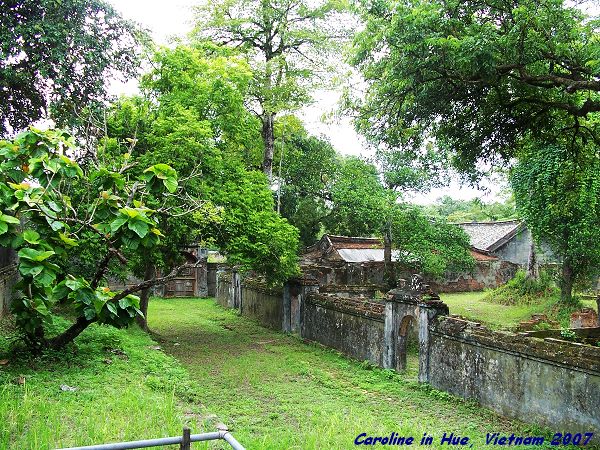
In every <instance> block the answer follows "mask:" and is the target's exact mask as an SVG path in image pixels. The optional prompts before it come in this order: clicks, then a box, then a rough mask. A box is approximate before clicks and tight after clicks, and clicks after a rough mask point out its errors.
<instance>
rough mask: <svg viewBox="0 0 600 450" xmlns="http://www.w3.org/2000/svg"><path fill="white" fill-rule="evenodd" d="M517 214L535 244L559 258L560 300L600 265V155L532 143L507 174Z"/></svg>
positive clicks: (566, 298) (567, 297) (587, 149)
mask: <svg viewBox="0 0 600 450" xmlns="http://www.w3.org/2000/svg"><path fill="white" fill-rule="evenodd" d="M510 181H511V184H512V187H513V190H514V192H515V197H516V201H517V207H518V210H519V213H520V214H521V215H522V217H523V218H524V219H525V221H526V222H527V224H528V226H529V227H530V228H531V231H532V234H533V236H534V237H535V238H536V240H538V242H544V243H546V244H547V245H549V246H550V248H551V249H552V251H553V252H554V253H555V254H556V255H558V256H559V257H561V258H562V282H561V297H562V300H563V301H565V302H569V301H571V293H572V288H573V283H574V282H576V281H578V280H580V281H584V280H585V279H586V278H588V277H589V276H590V275H593V274H597V273H598V267H600V157H599V156H598V150H597V147H595V146H594V145H588V146H587V147H583V148H581V147H580V151H579V152H578V153H577V154H573V153H572V151H571V150H570V149H569V148H568V146H567V145H564V144H563V145H561V144H560V143H556V144H548V145H532V146H530V147H529V148H528V150H527V151H526V152H524V153H523V154H522V155H521V156H520V159H519V162H518V164H517V165H516V166H515V167H514V169H513V171H512V172H511V177H510Z"/></svg>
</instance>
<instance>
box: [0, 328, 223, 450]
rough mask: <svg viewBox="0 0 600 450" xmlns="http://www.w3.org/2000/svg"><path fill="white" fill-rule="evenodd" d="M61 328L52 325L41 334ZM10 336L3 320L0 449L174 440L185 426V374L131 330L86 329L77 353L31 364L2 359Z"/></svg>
mask: <svg viewBox="0 0 600 450" xmlns="http://www.w3.org/2000/svg"><path fill="white" fill-rule="evenodd" d="M68 326H69V323H68V322H67V321H65V320H64V319H57V320H55V321H54V323H53V325H52V326H51V328H52V330H48V331H49V332H53V333H60V332H61V331H63V330H65V329H66V328H67V327H68ZM14 333H15V330H14V329H12V330H11V326H10V323H9V321H8V320H7V318H3V319H0V423H2V427H0V448H3V449H32V450H33V449H35V450H48V449H53V448H63V447H71V446H80V445H93V444H99V443H105V442H115V441H122V440H138V439H144V438H151V437H163V436H175V435H178V434H180V433H181V429H182V426H183V424H184V423H185V422H186V417H185V416H184V412H185V409H184V408H182V407H181V402H194V401H197V398H198V392H199V391H198V388H197V386H194V385H193V383H192V382H191V381H190V379H189V377H188V374H187V372H186V370H184V369H183V368H182V367H181V366H180V364H179V363H178V362H177V361H176V360H174V359H173V358H171V357H169V356H167V355H165V354H164V353H163V352H162V351H160V350H155V349H154V347H155V346H156V343H155V342H154V341H152V339H151V338H150V337H149V336H148V335H147V334H146V333H144V332H142V331H140V330H139V329H137V328H130V329H128V330H119V329H116V328H113V327H110V326H105V325H97V324H94V325H92V326H90V327H89V328H88V329H87V330H86V331H85V332H84V333H83V334H82V335H81V336H80V338H79V339H78V340H77V346H69V347H68V348H67V349H65V350H62V351H51V350H47V351H44V352H43V353H42V354H41V355H40V356H38V357H36V358H32V357H31V355H29V354H28V353H26V352H20V351H18V350H15V351H11V352H9V351H8V349H9V346H10V344H11V343H12V342H13V341H12V339H10V338H11V336H12V337H13V338H14ZM82 355H85V357H82ZM196 426H197V425H196V424H194V427H196ZM194 431H200V430H198V429H197V428H195V429H194ZM210 431H213V430H212V429H211V430H210Z"/></svg>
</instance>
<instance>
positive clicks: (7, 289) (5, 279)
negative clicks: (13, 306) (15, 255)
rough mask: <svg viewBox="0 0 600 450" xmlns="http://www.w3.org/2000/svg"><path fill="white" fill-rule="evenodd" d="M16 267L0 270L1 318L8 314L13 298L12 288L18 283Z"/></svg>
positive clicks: (6, 267)
mask: <svg viewBox="0 0 600 450" xmlns="http://www.w3.org/2000/svg"><path fill="white" fill-rule="evenodd" d="M16 268H17V267H16V265H9V266H5V267H2V268H0V316H1V315H3V314H5V313H6V312H8V308H9V306H10V301H11V299H12V296H13V292H12V288H13V285H14V284H15V282H16V281H17V271H16Z"/></svg>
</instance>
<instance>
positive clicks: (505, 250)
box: [456, 220, 556, 267]
mask: <svg viewBox="0 0 600 450" xmlns="http://www.w3.org/2000/svg"><path fill="white" fill-rule="evenodd" d="M456 225H458V226H459V227H461V228H462V229H463V230H464V231H465V233H467V234H468V235H469V238H470V239H471V245H472V246H473V248H474V249H476V250H477V251H482V252H486V253H488V254H491V255H494V256H497V257H498V258H499V259H501V260H502V261H508V262H511V263H513V264H518V265H519V266H521V267H527V262H528V260H529V253H530V251H531V245H532V242H533V239H532V236H531V232H530V231H529V229H528V228H527V226H526V225H525V222H523V221H521V220H503V221H496V222H463V223H457V224H456ZM536 259H537V262H538V263H540V264H547V263H553V262H556V258H555V257H554V256H553V255H552V252H551V251H550V249H549V248H548V247H547V246H545V245H542V246H541V248H540V247H537V246H536Z"/></svg>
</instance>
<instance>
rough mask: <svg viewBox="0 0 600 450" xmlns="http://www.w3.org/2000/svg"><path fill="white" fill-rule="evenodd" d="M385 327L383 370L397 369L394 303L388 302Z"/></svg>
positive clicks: (396, 327)
mask: <svg viewBox="0 0 600 450" xmlns="http://www.w3.org/2000/svg"><path fill="white" fill-rule="evenodd" d="M384 311H385V312H384V314H385V316H384V320H385V322H384V325H383V368H384V369H395V368H396V330H397V329H398V326H397V320H396V314H395V312H396V308H394V302H392V301H386V302H385V310H384Z"/></svg>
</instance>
